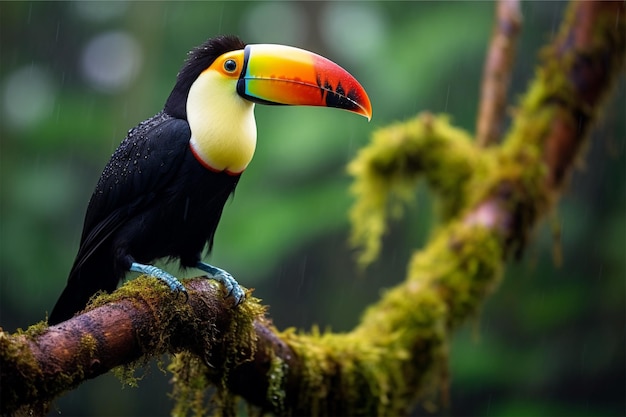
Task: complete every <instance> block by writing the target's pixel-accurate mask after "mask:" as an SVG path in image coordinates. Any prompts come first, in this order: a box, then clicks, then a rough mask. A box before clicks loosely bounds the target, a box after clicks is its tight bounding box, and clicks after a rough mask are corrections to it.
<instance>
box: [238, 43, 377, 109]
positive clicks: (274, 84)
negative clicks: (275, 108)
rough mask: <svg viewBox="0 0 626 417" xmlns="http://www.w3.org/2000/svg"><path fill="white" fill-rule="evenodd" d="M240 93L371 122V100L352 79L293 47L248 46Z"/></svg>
mask: <svg viewBox="0 0 626 417" xmlns="http://www.w3.org/2000/svg"><path fill="white" fill-rule="evenodd" d="M237 92H238V93H239V95H240V96H242V97H244V98H246V99H248V100H250V101H253V102H256V103H262V104H289V105H308V106H326V107H337V108H340V109H345V110H348V111H351V112H354V113H358V114H360V115H363V116H365V117H367V119H368V120H370V119H371V118H372V104H371V103H370V99H369V97H367V93H366V92H365V90H364V89H363V87H362V86H361V84H359V82H358V81H357V80H356V79H355V78H354V77H353V76H352V75H350V74H349V73H348V72H347V71H346V70H344V69H343V68H341V67H340V66H339V65H337V64H335V63H334V62H332V61H330V60H329V59H326V58H324V57H323V56H320V55H317V54H314V53H313V52H309V51H305V50H303V49H298V48H293V47H290V46H283V45H267V44H259V45H248V46H246V49H245V52H244V67H243V69H242V72H241V75H240V77H239V81H238V82H237Z"/></svg>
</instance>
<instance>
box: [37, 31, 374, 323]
mask: <svg viewBox="0 0 626 417" xmlns="http://www.w3.org/2000/svg"><path fill="white" fill-rule="evenodd" d="M255 103H259V104H270V105H310V106H326V107H335V108H339V109H345V110H348V111H351V112H354V113H357V114H360V115H363V116H365V117H367V118H368V120H369V119H370V118H371V115H372V106H371V103H370V100H369V98H368V96H367V93H366V92H365V90H364V89H363V87H362V86H361V84H359V82H358V81H357V80H356V79H355V78H354V77H353V76H351V75H350V74H349V73H348V72H347V71H346V70H344V69H343V68H341V67H340V66H339V65H337V64H335V63H334V62H332V61H330V60H328V59H326V58H324V57H322V56H320V55H317V54H314V53H312V52H309V51H305V50H303V49H298V48H294V47H290V46H284V45H270V44H251V45H246V44H244V43H243V42H242V41H241V40H240V39H239V38H237V37H235V36H219V37H215V38H212V39H209V40H207V41H206V42H204V43H203V44H202V45H200V46H198V47H196V48H194V49H192V50H191V51H190V52H189V54H188V57H187V59H186V61H185V63H184V65H183V67H182V69H181V70H180V71H179V73H178V76H177V79H176V83H175V85H174V88H173V89H172V92H171V93H170V95H169V97H168V98H167V100H166V102H165V106H164V108H163V110H161V111H160V112H159V113H157V114H156V115H155V116H153V117H151V118H149V119H147V120H145V121H143V122H141V123H140V124H139V125H138V126H136V127H134V128H133V129H131V130H130V131H129V132H128V134H127V136H126V138H125V139H124V140H123V141H122V143H121V144H120V145H119V147H118V148H117V149H116V150H115V152H114V153H113V155H112V156H111V159H110V160H109V162H108V163H107V165H106V166H105V168H104V170H103V172H102V174H101V176H100V179H99V181H98V183H97V185H96V188H95V190H94V192H93V194H92V196H91V199H90V200H89V204H88V207H87V212H86V214H85V220H84V224H83V232H82V235H81V239H80V246H79V249H78V253H77V255H76V259H75V261H74V264H73V266H72V268H71V271H70V273H69V277H68V280H67V285H66V287H65V289H64V290H63V292H62V293H61V296H60V297H59V299H58V301H57V303H56V305H55V306H54V308H53V309H52V312H51V313H50V316H49V319H48V323H49V324H50V325H54V324H58V323H60V322H62V321H65V320H67V319H70V318H71V317H73V316H74V315H75V314H76V313H77V312H79V311H81V310H83V309H84V308H85V307H86V305H87V303H88V301H89V299H90V298H91V297H92V296H93V295H94V294H96V293H97V292H98V291H106V292H112V291H114V290H115V288H116V287H117V285H118V283H119V281H120V280H121V279H123V278H124V276H125V274H126V273H127V272H129V271H134V272H139V273H142V274H146V275H150V276H153V277H156V278H158V279H160V280H162V281H163V282H165V283H166V284H167V285H168V286H169V287H170V288H171V290H172V291H173V292H175V293H178V294H181V293H182V294H185V295H186V294H187V292H186V290H185V287H184V286H183V285H182V284H181V283H180V282H179V281H178V279H176V277H174V276H173V275H171V274H169V273H168V272H166V271H164V270H162V269H160V268H157V267H155V266H153V265H152V264H151V263H152V262H154V261H155V260H157V259H160V258H169V260H178V261H179V263H180V265H181V267H182V268H196V269H199V270H201V271H203V272H205V273H206V274H207V277H209V278H213V279H215V280H217V281H219V282H221V283H222V285H223V286H224V292H225V294H226V296H227V297H233V298H234V302H233V305H237V304H239V303H240V302H242V301H243V300H244V299H245V293H244V291H243V290H242V289H241V287H240V286H239V284H238V283H237V281H236V280H235V279H234V278H233V277H232V276H231V275H230V274H229V273H228V272H226V271H224V270H223V269H220V268H217V267H214V266H212V265H209V264H207V263H205V262H203V261H202V258H201V255H202V252H203V251H204V249H205V248H207V251H208V252H210V251H211V249H212V247H213V239H214V236H215V231H216V228H217V225H218V222H219V220H220V217H221V214H222V209H223V207H224V204H225V203H226V201H227V200H228V198H229V196H230V195H231V194H232V193H233V192H234V190H235V187H236V186H237V183H238V181H239V178H240V177H241V174H242V173H243V171H244V170H245V169H246V167H247V166H248V164H249V163H250V160H251V159H252V155H253V154H254V150H255V146H256V137H257V132H256V123H255V119H254V106H255Z"/></svg>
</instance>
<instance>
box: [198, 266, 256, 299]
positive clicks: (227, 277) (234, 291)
mask: <svg viewBox="0 0 626 417" xmlns="http://www.w3.org/2000/svg"><path fill="white" fill-rule="evenodd" d="M196 268H198V269H199V270H201V271H204V272H206V273H207V274H208V276H209V278H212V279H214V280H216V281H219V282H221V283H222V285H224V287H225V288H226V297H229V296H231V295H232V296H233V297H234V298H235V305H239V304H240V303H241V302H242V301H243V300H244V299H245V298H246V293H244V292H243V290H242V289H241V287H240V286H239V283H238V282H237V280H236V279H235V278H233V276H232V275H231V274H229V273H228V272H226V271H224V270H223V269H220V268H216V267H214V266H213V265H209V264H207V263H204V262H198V263H197V264H196Z"/></svg>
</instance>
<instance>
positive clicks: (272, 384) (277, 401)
mask: <svg viewBox="0 0 626 417" xmlns="http://www.w3.org/2000/svg"><path fill="white" fill-rule="evenodd" d="M286 372H287V364H286V363H285V361H283V360H282V359H281V358H279V357H277V356H274V357H272V361H271V365H270V370H269V371H268V373H267V378H268V380H269V387H268V388H267V399H268V400H269V402H270V403H271V404H272V406H273V407H274V409H275V410H277V413H278V414H282V412H283V411H284V410H285V389H284V384H285V381H286V379H285V374H286Z"/></svg>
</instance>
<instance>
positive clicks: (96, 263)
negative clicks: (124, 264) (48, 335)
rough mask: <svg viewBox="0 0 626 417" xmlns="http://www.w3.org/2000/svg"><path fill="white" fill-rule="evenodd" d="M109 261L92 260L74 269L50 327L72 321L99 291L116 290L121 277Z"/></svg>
mask: <svg viewBox="0 0 626 417" xmlns="http://www.w3.org/2000/svg"><path fill="white" fill-rule="evenodd" d="M95 258H97V257H95ZM107 261H108V262H107ZM107 261H105V262H100V259H94V258H91V259H89V260H88V261H86V262H85V263H84V264H83V265H81V266H80V267H79V268H76V266H75V267H74V268H72V271H71V272H70V276H69V278H68V280H67V285H66V286H65V289H64V290H63V292H62V293H61V296H60V297H59V299H58V300H57V302H56V304H55V305H54V308H53V309H52V312H51V313H50V317H49V318H48V324H49V325H51V326H52V325H55V324H58V323H61V322H62V321H65V320H69V319H71V318H72V317H73V316H74V315H75V314H76V313H78V312H79V311H81V310H83V309H84V308H85V307H86V306H87V303H88V302H89V299H90V298H91V297H92V296H93V295H94V294H95V293H97V292H98V291H107V292H111V291H113V290H115V288H116V287H117V283H118V282H119V279H120V277H119V276H117V274H116V273H115V271H114V268H113V265H112V262H111V260H110V259H107Z"/></svg>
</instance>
